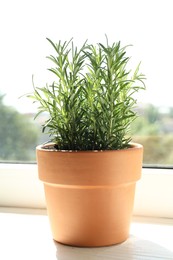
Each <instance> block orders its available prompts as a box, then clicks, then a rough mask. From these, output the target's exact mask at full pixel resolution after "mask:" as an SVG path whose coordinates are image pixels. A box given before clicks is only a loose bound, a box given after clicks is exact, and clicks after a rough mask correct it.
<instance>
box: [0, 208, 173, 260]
mask: <svg viewBox="0 0 173 260" xmlns="http://www.w3.org/2000/svg"><path fill="white" fill-rule="evenodd" d="M0 231H1V232H0V245H1V250H0V259H4V260H10V259H17V260H23V259H25V260H31V259H32V260H38V259H39V260H85V259H92V260H99V259H103V260H107V259H118V260H120V259H122V260H124V259H133V260H140V259H145V260H147V259H148V260H154V259H164V260H165V259H173V246H172V245H173V242H172V241H173V219H161V218H144V217H135V218H133V221H132V224H131V230H130V237H129V239H128V240H127V241H126V242H124V243H122V244H119V245H114V246H109V247H102V248H77V247H71V246H65V245H62V244H59V243H55V242H54V241H53V240H52V235H51V231H50V227H49V222H48V217H47V215H46V210H44V209H42V210H39V209H32V210H31V209H17V208H0Z"/></svg>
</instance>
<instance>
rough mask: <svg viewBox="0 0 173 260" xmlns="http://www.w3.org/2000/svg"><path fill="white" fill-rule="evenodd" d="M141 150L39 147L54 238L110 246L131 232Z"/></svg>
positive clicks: (40, 164)
mask: <svg viewBox="0 0 173 260" xmlns="http://www.w3.org/2000/svg"><path fill="white" fill-rule="evenodd" d="M142 153H143V148H142V146H141V145H139V144H132V147H131V148H129V149H125V150H116V151H77V152H75V151H73V152H71V151H64V152H63V151H55V150H53V149H43V148H42V146H38V147H37V161H38V172H39V178H40V179H41V180H42V181H43V182H44V189H45V196H46V201H47V210H48V215H49V218H50V224H51V229H52V233H53V238H54V239H55V240H56V241H58V242H60V243H63V244H68V245H73V246H106V245H113V244H117V243H121V242H123V241H125V240H126V239H127V238H128V236H129V227H130V222H131V216H132V211H133V204H134V194H135V184H136V181H137V180H139V179H140V176H141V168H142Z"/></svg>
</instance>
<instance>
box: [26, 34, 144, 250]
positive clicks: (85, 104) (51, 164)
mask: <svg viewBox="0 0 173 260" xmlns="http://www.w3.org/2000/svg"><path fill="white" fill-rule="evenodd" d="M48 41H49V42H50V44H51V45H52V46H53V49H54V52H55V54H54V55H51V56H49V57H48V58H49V59H50V60H51V61H52V62H53V64H54V67H53V68H51V69H49V70H50V71H51V72H52V73H54V75H55V78H56V79H55V81H54V82H53V83H52V84H47V85H46V86H44V87H41V88H40V87H34V92H33V94H31V95H30V97H31V98H32V99H34V102H38V103H39V107H38V113H37V115H39V114H40V113H41V112H47V113H48V114H49V119H48V120H47V121H46V122H45V124H44V125H43V131H45V130H47V133H48V134H49V135H50V138H51V141H50V142H49V143H47V144H44V145H40V146H38V147H37V149H36V151H37V162H38V173H39V178H40V179H41V180H42V181H43V183H44V189H45V196H46V202H47V210H48V215H49V219H50V225H51V229H52V234H53V238H54V240H56V241H58V242H61V243H64V244H68V245H73V246H106V245H112V244H117V243H121V242H123V241H125V240H126V239H127V238H128V235H129V227H130V222H131V216H132V211H133V203H134V193H135V184H136V181H137V180H139V179H140V176H141V168H142V153H143V147H142V146H141V145H140V144H136V143H131V137H130V135H129V130H130V125H131V123H132V121H134V119H135V118H136V112H135V109H134V108H135V106H136V99H135V93H136V92H138V90H140V89H144V88H145V85H144V82H143V79H144V75H143V74H141V73H140V72H139V66H137V68H136V69H135V70H134V72H133V73H132V71H129V70H128V66H129V65H128V64H129V60H130V58H129V57H127V56H126V48H127V46H126V47H122V46H121V44H120V42H117V43H113V44H111V45H110V44H109V43H108V39H107V38H106V44H105V45H104V44H101V43H99V44H96V45H92V44H88V43H87V42H85V43H84V44H83V46H82V47H81V48H77V47H74V44H73V40H70V41H69V42H61V41H59V42H58V43H57V44H55V43H53V42H52V41H51V40H50V39H48Z"/></svg>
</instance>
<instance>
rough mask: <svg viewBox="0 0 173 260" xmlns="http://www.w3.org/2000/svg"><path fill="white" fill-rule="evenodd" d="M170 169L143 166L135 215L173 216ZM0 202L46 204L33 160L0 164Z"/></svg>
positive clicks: (27, 204) (42, 205) (35, 205)
mask: <svg viewBox="0 0 173 260" xmlns="http://www.w3.org/2000/svg"><path fill="white" fill-rule="evenodd" d="M172 183H173V170H172V169H169V170H168V169H167V170H165V169H143V170H142V179H141V180H140V181H139V182H137V185H136V196H135V205H134V215H138V216H149V217H165V218H173V188H172ZM0 206H1V207H19V208H21V207H24V208H46V203H45V197H44V190H43V185H42V183H41V181H39V180H38V174H37V165H35V164H0Z"/></svg>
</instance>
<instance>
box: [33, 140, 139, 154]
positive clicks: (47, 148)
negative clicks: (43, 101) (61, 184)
mask: <svg viewBox="0 0 173 260" xmlns="http://www.w3.org/2000/svg"><path fill="white" fill-rule="evenodd" d="M53 145H55V143H51V142H50V143H46V144H40V145H38V146H37V147H36V150H40V151H47V152H56V153H111V152H121V151H126V150H127V151H128V150H129V149H142V148H143V145H142V144H139V143H135V142H130V143H129V147H128V148H125V149H118V150H56V149H54V148H52V147H53Z"/></svg>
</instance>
